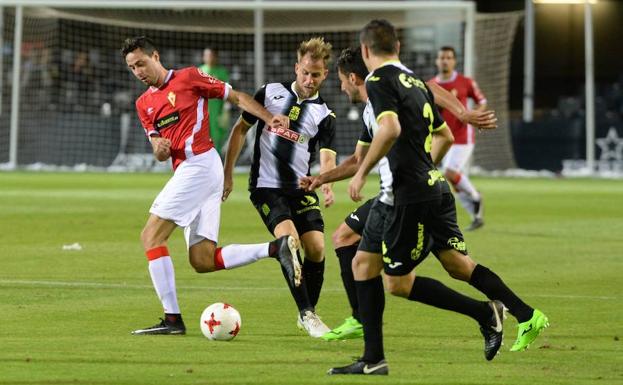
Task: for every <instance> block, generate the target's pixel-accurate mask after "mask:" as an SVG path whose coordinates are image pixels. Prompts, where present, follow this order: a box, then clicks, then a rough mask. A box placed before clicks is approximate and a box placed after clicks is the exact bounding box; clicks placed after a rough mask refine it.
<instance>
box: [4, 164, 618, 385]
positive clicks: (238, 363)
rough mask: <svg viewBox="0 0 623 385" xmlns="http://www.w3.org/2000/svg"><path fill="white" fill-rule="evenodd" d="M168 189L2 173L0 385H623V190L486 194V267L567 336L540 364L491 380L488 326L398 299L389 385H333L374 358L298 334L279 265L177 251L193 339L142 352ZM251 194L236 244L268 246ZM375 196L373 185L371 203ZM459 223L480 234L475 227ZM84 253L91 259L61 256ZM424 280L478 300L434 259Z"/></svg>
mask: <svg viewBox="0 0 623 385" xmlns="http://www.w3.org/2000/svg"><path fill="white" fill-rule="evenodd" d="M167 178H168V175H164V174H45V173H44V174H40V173H0V305H1V309H2V321H3V322H2V323H1V324H0V384H115V385H116V384H168V383H171V384H254V385H260V384H271V385H272V384H295V385H298V384H329V383H331V384H368V383H370V384H371V383H374V384H377V383H380V384H416V383H417V384H543V383H548V384H613V383H623V342H622V341H620V339H621V338H623V310H622V306H621V301H622V300H623V284H622V283H621V282H623V279H622V278H621V275H622V273H623V236H622V235H621V234H623V183H622V182H621V181H609V180H554V179H548V180H541V179H532V180H523V179H521V180H517V179H476V184H477V185H478V187H479V189H480V190H482V191H483V194H484V196H485V199H486V221H487V224H486V226H485V227H484V228H483V229H482V230H479V231H477V232H474V233H468V234H466V241H467V244H468V248H469V250H470V253H471V255H472V256H473V257H474V259H476V260H477V261H479V262H481V263H482V264H484V265H486V266H488V267H490V268H491V269H493V270H494V271H496V272H497V273H498V274H499V275H500V276H502V277H503V279H504V280H505V281H506V282H507V283H508V284H509V285H510V286H511V287H512V288H513V289H514V290H515V291H516V292H517V293H519V294H520V295H521V296H522V297H523V298H524V300H525V301H527V302H528V303H530V304H532V305H533V306H535V307H538V308H540V309H541V310H543V311H544V312H545V313H546V314H547V315H548V316H549V318H550V322H551V327H550V328H549V329H546V331H545V333H544V334H543V335H542V336H541V337H539V339H538V340H537V341H536V342H535V344H534V346H532V348H531V349H530V350H528V351H526V352H520V353H510V352H508V349H509V348H510V346H511V344H512V342H513V340H514V337H515V325H516V322H515V320H514V319H509V320H508V321H507V323H506V324H505V330H506V335H505V346H504V347H502V354H500V355H499V356H498V357H497V358H496V359H495V360H494V361H492V362H486V361H485V360H484V357H483V353H482V339H481V337H480V334H479V332H478V328H477V325H476V324H475V323H474V322H473V321H471V320H469V319H466V318H465V317H462V316H460V315H457V314H454V313H449V312H444V311H441V310H437V309H433V308H430V307H426V306H424V305H422V304H416V303H412V302H408V301H405V300H403V299H399V298H393V297H391V298H390V297H389V296H388V298H387V306H386V312H385V326H384V328H385V342H386V356H387V359H388V361H389V363H390V373H391V374H390V376H389V377H388V378H352V377H348V378H332V377H328V376H325V374H324V373H325V371H326V370H327V369H328V368H329V367H331V366H333V365H341V364H346V363H348V362H349V361H350V359H351V357H353V356H357V355H359V354H361V346H362V344H361V342H360V341H347V342H342V343H325V342H323V341H319V340H314V339H311V338H309V337H307V336H305V335H303V334H300V332H299V331H298V330H297V328H296V324H295V317H296V309H295V306H294V303H293V301H292V299H291V298H290V296H289V293H288V291H287V289H286V287H285V284H284V282H283V278H282V277H281V274H280V271H279V269H278V265H277V264H276V263H275V262H274V261H271V260H264V261H260V262H258V263H256V264H254V265H251V266H247V267H245V268H241V269H238V270H233V271H223V272H217V273H213V274H206V275H200V274H196V273H194V272H193V270H192V268H191V267H190V265H189V264H188V263H187V262H186V256H185V254H186V250H185V245H184V242H183V237H182V233H181V231H178V232H176V234H174V236H173V239H172V240H171V244H170V250H171V252H172V254H173V256H174V262H175V267H176V273H177V282H178V293H179V300H180V304H181V306H182V309H183V311H184V316H185V320H186V323H187V326H188V327H189V330H188V334H187V335H186V336H183V337H180V336H154V337H150V336H142V337H135V336H131V335H130V334H129V332H130V331H131V330H133V329H135V328H139V327H144V326H148V325H150V324H153V323H155V321H156V320H157V317H158V316H159V315H160V311H161V310H160V309H161V308H160V305H159V303H158V301H157V298H156V296H155V293H154V291H153V289H152V287H151V282H150V279H149V275H148V272H147V268H146V259H145V257H144V256H143V252H142V249H141V246H140V242H139V233H140V230H141V228H142V226H143V224H144V221H145V219H146V217H147V210H148V209H149V206H150V204H151V201H152V200H153V198H154V197H155V195H156V194H157V193H158V191H159V190H160V188H161V187H162V185H163V184H164V183H165V181H166V180H167ZM245 179H246V176H243V175H241V176H239V177H238V178H237V179H236V186H235V191H234V193H233V194H232V196H231V197H230V199H229V201H228V202H227V203H226V204H225V205H224V206H223V214H222V221H221V242H222V243H232V242H240V243H250V242H260V241H263V240H267V239H268V233H267V231H266V230H265V229H264V227H263V225H262V223H261V222H260V220H259V216H258V215H257V213H256V212H255V210H254V209H253V207H252V206H251V204H250V203H249V201H248V194H247V192H246V181H245ZM376 188H377V183H376V182H375V180H374V178H370V180H369V182H368V184H367V185H366V192H367V196H368V197H371V196H373V195H374V193H375V190H376ZM335 191H336V193H337V203H336V205H335V206H334V207H332V208H330V209H327V210H325V212H324V213H325V219H326V228H327V271H326V277H325V285H324V289H323V293H322V295H321V299H320V304H319V307H318V312H319V314H320V315H321V316H322V317H323V319H324V320H325V321H326V322H327V323H328V324H329V325H330V326H336V325H338V324H339V323H341V321H342V320H343V318H344V317H346V316H348V308H347V301H346V297H345V294H344V292H343V289H342V286H341V281H340V279H339V269H338V264H337V263H336V258H335V255H334V253H333V251H332V249H331V244H330V233H331V231H332V230H333V229H334V228H335V227H336V226H337V225H338V224H339V223H340V222H341V221H342V219H343V218H344V217H345V216H346V214H347V213H348V212H349V210H351V209H352V208H354V207H355V204H354V203H352V202H350V201H349V200H348V199H347V197H346V193H345V191H346V184H338V185H337V186H336V187H335ZM459 215H460V217H459V221H460V222H461V224H462V225H466V224H467V218H466V216H465V215H464V213H463V211H462V210H460V209H459ZM74 242H78V243H80V244H81V245H82V246H83V250H81V251H63V250H62V246H63V245H64V244H72V243H74ZM418 273H419V274H421V275H427V276H432V277H435V278H438V279H440V280H442V281H443V282H444V283H446V284H448V285H449V286H451V287H454V288H456V289H459V290H461V291H462V292H465V293H467V294H469V295H472V296H475V297H477V298H483V297H482V295H480V293H478V292H477V291H475V290H474V289H473V288H472V287H470V286H469V285H467V284H465V283H462V282H458V281H454V280H452V279H451V278H449V277H448V276H447V274H446V273H445V272H444V271H443V270H442V269H441V267H440V265H439V264H438V263H437V261H436V260H435V259H434V258H429V259H428V260H427V261H426V262H424V263H423V264H422V265H421V266H420V267H419V268H418ZM218 301H226V302H229V303H231V304H233V305H234V306H235V307H236V308H237V309H238V310H239V311H240V312H241V314H242V318H243V324H242V330H241V332H240V334H239V335H238V337H237V338H236V339H235V340H233V341H232V342H229V343H219V342H211V341H208V340H207V339H206V338H204V337H203V335H202V334H201V332H200V330H199V325H198V317H199V314H200V313H201V311H202V310H203V309H204V308H205V307H206V306H207V305H209V304H210V303H213V302H218Z"/></svg>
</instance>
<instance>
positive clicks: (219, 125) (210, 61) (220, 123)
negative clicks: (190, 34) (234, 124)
mask: <svg viewBox="0 0 623 385" xmlns="http://www.w3.org/2000/svg"><path fill="white" fill-rule="evenodd" d="M202 60H203V64H202V65H201V66H199V68H200V69H201V70H202V71H203V72H205V73H206V74H208V75H210V76H212V77H214V78H216V79H218V80H220V81H222V82H224V83H227V82H229V72H228V71H227V68H225V67H223V66H222V65H221V64H220V63H219V61H218V51H217V50H216V49H215V48H211V47H208V48H206V49H204V50H203V56H202ZM208 112H209V115H210V137H212V141H213V142H214V148H216V151H218V153H219V154H220V155H221V156H222V155H223V146H224V145H225V141H226V140H227V129H228V128H229V124H230V123H229V104H228V103H227V102H226V101H225V100H222V99H209V100H208Z"/></svg>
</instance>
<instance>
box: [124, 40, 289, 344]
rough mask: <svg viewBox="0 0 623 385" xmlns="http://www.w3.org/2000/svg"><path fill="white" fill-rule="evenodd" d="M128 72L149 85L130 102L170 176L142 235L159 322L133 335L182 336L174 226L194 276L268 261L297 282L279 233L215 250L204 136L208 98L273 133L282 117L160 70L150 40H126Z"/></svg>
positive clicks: (199, 76) (214, 179) (216, 160)
mask: <svg viewBox="0 0 623 385" xmlns="http://www.w3.org/2000/svg"><path fill="white" fill-rule="evenodd" d="M121 53H122V55H123V57H124V59H125V61H126V64H127V66H128V68H129V69H130V70H131V71H132V73H133V74H134V76H136V78H138V79H139V80H140V81H142V82H143V83H145V85H147V86H148V87H149V88H148V89H147V91H145V93H143V94H142V95H141V96H140V97H139V98H138V100H137V101H136V111H137V113H138V116H139V118H140V121H141V124H142V126H143V128H144V129H145V134H146V135H147V138H148V139H149V141H150V142H151V145H152V147H153V153H154V156H155V157H156V159H158V160H159V161H165V160H167V159H169V158H171V160H172V164H173V170H174V174H173V176H172V177H171V179H170V180H169V181H168V182H167V184H166V185H165V186H164V188H163V189H162V191H161V192H160V194H158V196H157V197H156V199H155V201H154V202H153V204H152V206H151V208H150V210H149V212H150V216H149V218H148V219H147V223H146V224H145V227H144V229H143V232H142V233H141V241H142V243H143V247H144V249H145V254H146V255H147V259H148V261H149V273H150V275H151V279H152V282H153V285H154V288H155V289H156V293H157V294H158V297H159V299H160V301H161V302H162V306H163V308H164V313H165V314H164V318H163V319H162V320H161V322H160V323H158V324H156V325H154V326H151V327H147V328H144V329H138V330H135V331H134V332H133V334H185V332H186V327H185V325H184V322H183V320H182V316H181V312H180V308H179V305H178V301H177V293H176V289H175V273H174V270H173V263H172V261H171V257H170V254H169V251H168V249H167V240H168V239H169V236H170V235H171V233H172V232H173V230H175V228H176V227H178V226H180V227H183V228H184V237H185V239H186V244H187V246H188V258H189V261H190V264H191V265H192V267H193V268H194V269H195V270H196V271H197V272H198V273H206V272H211V271H216V270H220V269H231V268H235V267H238V266H243V265H246V264H249V263H252V262H255V261H257V260H259V259H261V258H266V257H273V258H275V259H277V260H278V261H279V263H280V264H281V266H282V268H283V269H284V270H286V271H287V272H288V274H287V276H288V278H289V279H290V280H291V281H292V282H293V284H297V282H300V279H301V266H300V265H299V262H298V259H297V258H296V241H295V239H294V238H293V237H289V236H284V237H281V238H279V239H276V240H274V241H272V242H266V243H260V244H248V245H228V246H224V247H217V246H216V244H217V239H218V232H219V221H220V205H221V197H222V195H223V164H222V162H221V159H220V157H219V155H218V153H217V152H216V149H214V144H213V142H212V139H211V138H210V127H209V116H208V103H207V101H208V99H212V98H218V99H223V100H227V101H228V102H230V103H231V104H233V105H237V106H239V107H240V108H241V109H243V110H244V111H246V112H248V113H250V114H253V115H255V116H257V117H258V118H260V119H262V120H263V121H265V122H266V124H267V125H269V126H271V127H275V128H276V129H287V128H288V126H289V120H288V118H287V117H285V116H283V115H273V114H272V113H270V112H268V111H267V110H266V109H265V108H264V107H263V106H262V105H260V104H259V103H257V102H256V101H255V100H254V99H253V98H252V97H251V96H250V95H248V94H245V93H242V92H239V91H236V90H234V89H232V88H231V86H230V85H229V84H227V83H223V82H222V81H220V80H218V79H216V78H213V77H211V76H209V75H207V74H205V73H203V72H202V71H201V70H199V69H197V68H195V67H188V68H182V69H180V70H167V69H166V68H165V67H164V66H163V65H162V63H161V62H160V55H159V52H158V50H157V49H156V47H155V45H154V43H153V42H152V41H151V40H150V39H148V38H146V37H136V38H130V39H127V40H126V41H125V43H124V46H123V48H122V50H121Z"/></svg>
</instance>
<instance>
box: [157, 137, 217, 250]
mask: <svg viewBox="0 0 623 385" xmlns="http://www.w3.org/2000/svg"><path fill="white" fill-rule="evenodd" d="M222 196H223V163H222V162H221V158H220V157H219V155H218V153H217V152H216V150H214V149H211V150H210V151H208V152H204V153H203V154H200V155H197V156H194V157H192V158H190V159H187V160H185V161H184V162H182V164H180V165H179V166H178V168H177V169H176V170H175V173H174V174H173V176H172V177H171V179H169V181H168V182H167V184H166V185H165V186H164V188H163V189H162V191H160V194H158V196H157V197H156V199H155V200H154V203H153V204H152V205H151V208H150V209H149V212H150V213H151V214H153V215H156V216H158V217H160V218H162V219H166V220H169V221H172V222H175V224H177V225H178V226H180V227H183V228H184V237H185V238H186V245H187V246H188V247H189V248H190V247H191V246H192V245H194V244H196V243H198V242H200V241H202V240H203V239H209V240H211V241H214V242H217V241H218V232H219V225H220V219H221V197H222Z"/></svg>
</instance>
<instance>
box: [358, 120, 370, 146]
mask: <svg viewBox="0 0 623 385" xmlns="http://www.w3.org/2000/svg"><path fill="white" fill-rule="evenodd" d="M370 143H372V136H370V131H369V130H368V127H367V126H366V123H365V121H363V119H362V122H361V133H360V134H359V140H357V144H360V145H362V146H369V145H370Z"/></svg>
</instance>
